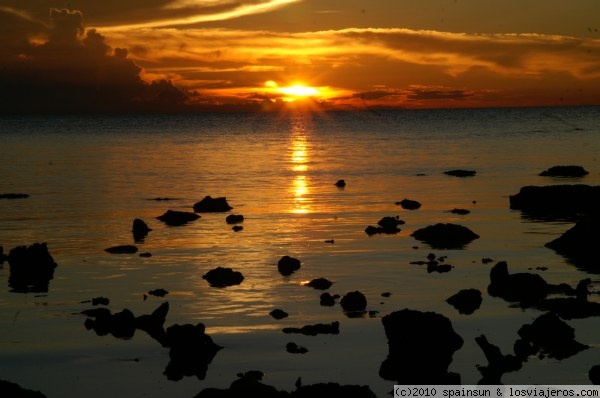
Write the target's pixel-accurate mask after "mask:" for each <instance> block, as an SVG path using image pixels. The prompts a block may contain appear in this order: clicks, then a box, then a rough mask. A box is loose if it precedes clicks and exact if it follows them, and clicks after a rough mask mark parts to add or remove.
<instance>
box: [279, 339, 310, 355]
mask: <svg viewBox="0 0 600 398" xmlns="http://www.w3.org/2000/svg"><path fill="white" fill-rule="evenodd" d="M285 350H286V351H287V352H289V353H290V354H306V353H307V352H308V350H307V349H306V348H305V347H302V346H299V345H298V344H296V343H294V342H291V341H290V342H289V343H287V344H286V346H285Z"/></svg>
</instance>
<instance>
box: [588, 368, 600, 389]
mask: <svg viewBox="0 0 600 398" xmlns="http://www.w3.org/2000/svg"><path fill="white" fill-rule="evenodd" d="M588 378H589V379H590V381H591V382H592V384H594V385H598V384H600V365H594V366H592V368H591V369H590V371H589V372H588Z"/></svg>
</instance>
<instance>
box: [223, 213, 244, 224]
mask: <svg viewBox="0 0 600 398" xmlns="http://www.w3.org/2000/svg"><path fill="white" fill-rule="evenodd" d="M225 222H226V223H227V224H239V223H241V222H244V216H243V215H241V214H230V215H228V216H227V217H225Z"/></svg>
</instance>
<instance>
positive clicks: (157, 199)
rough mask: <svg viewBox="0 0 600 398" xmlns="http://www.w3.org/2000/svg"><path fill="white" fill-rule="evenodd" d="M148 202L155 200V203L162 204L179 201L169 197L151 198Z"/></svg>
mask: <svg viewBox="0 0 600 398" xmlns="http://www.w3.org/2000/svg"><path fill="white" fill-rule="evenodd" d="M148 200H155V201H157V202H162V201H168V200H179V199H177V198H169V197H157V198H152V199H148Z"/></svg>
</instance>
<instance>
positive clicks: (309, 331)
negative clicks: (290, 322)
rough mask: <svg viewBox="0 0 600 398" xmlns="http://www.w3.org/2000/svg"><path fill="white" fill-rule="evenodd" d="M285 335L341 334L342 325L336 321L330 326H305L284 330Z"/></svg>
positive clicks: (318, 324)
mask: <svg viewBox="0 0 600 398" xmlns="http://www.w3.org/2000/svg"><path fill="white" fill-rule="evenodd" d="M283 333H287V334H289V333H301V334H305V335H307V336H316V335H317V334H339V333H340V323H339V322H337V321H335V322H331V323H329V324H325V323H317V324H316V325H305V326H302V327H301V328H292V327H289V328H283Z"/></svg>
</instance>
